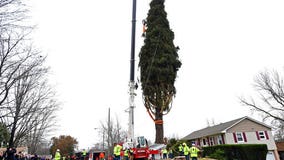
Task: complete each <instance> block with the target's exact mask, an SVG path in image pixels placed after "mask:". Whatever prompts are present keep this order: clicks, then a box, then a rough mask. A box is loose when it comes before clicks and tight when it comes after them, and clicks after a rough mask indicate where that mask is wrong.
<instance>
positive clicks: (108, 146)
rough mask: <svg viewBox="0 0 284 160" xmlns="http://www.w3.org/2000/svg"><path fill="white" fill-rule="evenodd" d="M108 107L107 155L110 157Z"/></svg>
mask: <svg viewBox="0 0 284 160" xmlns="http://www.w3.org/2000/svg"><path fill="white" fill-rule="evenodd" d="M109 136H110V108H108V122H107V157H110V141H109V140H110V137H109Z"/></svg>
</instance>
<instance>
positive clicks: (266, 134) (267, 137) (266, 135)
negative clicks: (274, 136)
mask: <svg viewBox="0 0 284 160" xmlns="http://www.w3.org/2000/svg"><path fill="white" fill-rule="evenodd" d="M264 133H265V137H266V139H269V136H268V133H267V131H264Z"/></svg>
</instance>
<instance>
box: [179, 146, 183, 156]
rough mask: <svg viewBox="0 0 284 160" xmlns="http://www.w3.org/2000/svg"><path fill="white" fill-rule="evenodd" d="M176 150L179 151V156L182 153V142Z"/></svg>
mask: <svg viewBox="0 0 284 160" xmlns="http://www.w3.org/2000/svg"><path fill="white" fill-rule="evenodd" d="M178 152H179V155H180V156H182V155H183V147H182V144H179V146H178Z"/></svg>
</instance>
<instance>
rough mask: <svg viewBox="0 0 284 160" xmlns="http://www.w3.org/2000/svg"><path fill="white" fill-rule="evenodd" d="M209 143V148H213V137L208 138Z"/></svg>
mask: <svg viewBox="0 0 284 160" xmlns="http://www.w3.org/2000/svg"><path fill="white" fill-rule="evenodd" d="M209 141H210V146H213V145H214V137H210V138H209Z"/></svg>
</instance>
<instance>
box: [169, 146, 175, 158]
mask: <svg viewBox="0 0 284 160" xmlns="http://www.w3.org/2000/svg"><path fill="white" fill-rule="evenodd" d="M169 158H170V159H173V158H174V153H173V149H172V148H170V149H169Z"/></svg>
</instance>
